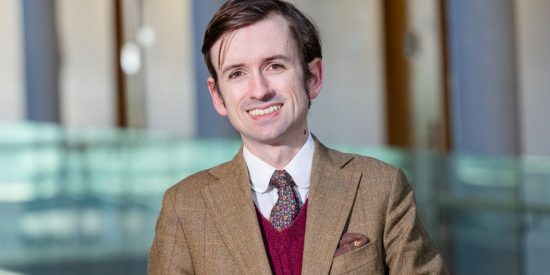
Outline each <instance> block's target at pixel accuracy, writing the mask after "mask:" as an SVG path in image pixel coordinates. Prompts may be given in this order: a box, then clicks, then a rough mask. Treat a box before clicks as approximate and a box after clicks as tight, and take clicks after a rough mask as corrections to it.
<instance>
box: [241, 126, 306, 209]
mask: <svg viewBox="0 0 550 275" xmlns="http://www.w3.org/2000/svg"><path fill="white" fill-rule="evenodd" d="M314 150H315V144H314V143H313V137H312V136H311V133H310V134H309V136H308V138H307V140H306V143H305V144H304V146H302V148H301V149H300V151H298V153H296V155H295V156H294V158H292V160H291V161H290V162H289V163H288V164H287V165H286V166H285V167H284V168H283V169H284V170H286V171H287V172H288V173H289V174H290V176H291V177H292V179H293V180H294V182H295V183H296V187H295V189H294V190H295V191H298V192H297V194H298V195H299V198H298V199H299V200H300V203H301V204H302V205H303V204H304V202H305V201H306V199H307V195H308V193H309V180H310V178H311V165H312V163H313V151H314ZM243 155H244V160H245V161H246V165H247V166H248V174H249V175H250V188H251V189H252V199H253V200H254V203H255V204H256V207H258V210H260V213H262V215H263V216H264V217H265V218H267V219H269V216H270V214H271V209H272V208H273V206H274V205H275V203H276V202H277V199H278V198H279V196H278V195H277V189H276V188H275V187H273V186H271V185H270V184H269V181H270V180H271V176H272V175H273V172H275V170H276V169H275V168H274V167H273V166H271V165H269V164H267V163H266V162H265V161H263V160H261V159H260V158H258V157H257V156H255V155H254V154H252V153H251V152H250V151H249V150H248V149H246V146H244V148H243Z"/></svg>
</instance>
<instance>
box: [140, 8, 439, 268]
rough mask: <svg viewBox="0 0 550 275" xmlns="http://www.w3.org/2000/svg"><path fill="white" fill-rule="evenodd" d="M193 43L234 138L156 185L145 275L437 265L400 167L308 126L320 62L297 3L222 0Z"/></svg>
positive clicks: (315, 41)
mask: <svg viewBox="0 0 550 275" xmlns="http://www.w3.org/2000/svg"><path fill="white" fill-rule="evenodd" d="M202 52H203V54H204V56H205V59H206V62H207V65H208V68H209V71H210V73H211V77H210V78H209V79H208V80H207V83H208V89H209V91H210V95H211V97H212V102H213V105H214V108H215V109H216V111H217V112H218V113H219V114H220V115H222V116H227V117H228V119H229V121H230V122H231V124H232V125H233V127H234V128H235V129H236V130H237V131H238V132H239V133H240V135H241V138H242V141H243V146H242V148H241V150H240V151H239V152H238V153H237V155H236V156H235V158H234V159H233V160H231V161H229V162H227V163H224V164H222V165H220V166H217V167H214V168H211V169H208V170H206V171H202V172H199V173H197V174H194V175H192V176H190V177H188V178H186V179H184V180H183V181H182V182H180V183H178V184H176V185H175V186H173V187H171V188H170V189H169V190H168V191H167V192H166V193H165V195H164V199H163V205H162V210H161V213H160V215H159V218H158V221H157V228H156V236H155V240H154V242H153V246H152V248H151V252H150V254H149V265H148V272H149V273H150V274H188V273H197V274H270V273H272V272H273V273H276V274H299V273H303V274H329V273H330V274H341V273H346V272H352V273H354V274H385V273H390V274H442V273H446V270H445V268H444V266H443V261H442V259H441V256H440V255H439V254H438V253H437V251H436V250H435V249H434V247H433V245H432V243H431V241H430V240H429V238H428V236H427V234H426V232H425V230H424V229H423V227H422V225H421V224H420V221H419V220H418V217H417V214H416V205H415V200H414V195H413V192H412V190H411V188H410V187H409V185H408V184H407V182H406V179H405V176H404V175H403V173H402V172H401V171H400V170H398V169H396V168H394V167H392V166H390V165H387V164H384V163H382V162H380V161H377V160H374V159H371V158H367V157H362V156H356V155H350V154H344V153H340V152H337V151H334V150H331V149H327V148H326V147H325V146H323V145H322V144H321V143H320V142H319V141H318V140H316V139H315V138H314V137H313V136H312V135H311V134H310V133H309V129H308V124H307V112H308V108H309V106H310V100H313V99H315V98H316V97H317V96H318V95H319V92H320V90H321V86H322V83H323V66H322V60H321V58H322V55H321V45H320V41H319V37H318V34H317V30H316V28H315V27H314V25H313V24H312V23H311V22H310V21H309V20H308V19H307V18H306V17H305V16H304V15H303V14H302V13H300V11H298V10H297V9H296V8H295V7H294V6H293V5H291V4H289V3H287V2H283V1H277V0H242V1H237V0H233V1H231V0H230V1H227V2H226V3H225V4H224V5H223V6H222V7H221V8H220V10H219V11H218V12H217V13H216V15H214V17H213V19H212V20H211V21H210V23H209V25H208V27H207V30H206V33H205V38H204V44H203V48H202Z"/></svg>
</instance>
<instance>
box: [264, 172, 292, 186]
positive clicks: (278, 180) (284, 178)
mask: <svg viewBox="0 0 550 275" xmlns="http://www.w3.org/2000/svg"><path fill="white" fill-rule="evenodd" d="M269 183H271V184H273V186H275V188H277V189H279V188H281V187H286V186H289V187H293V186H294V180H292V177H291V176H290V174H289V173H288V172H287V171H286V170H275V172H273V175H272V176H271V180H270V182H269Z"/></svg>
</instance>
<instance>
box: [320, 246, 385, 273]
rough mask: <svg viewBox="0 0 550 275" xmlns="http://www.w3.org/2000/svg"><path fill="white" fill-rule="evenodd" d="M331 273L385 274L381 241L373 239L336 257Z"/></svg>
mask: <svg viewBox="0 0 550 275" xmlns="http://www.w3.org/2000/svg"><path fill="white" fill-rule="evenodd" d="M330 274H384V268H383V265H382V251H381V249H380V242H378V240H372V241H370V242H369V243H367V244H366V245H364V246H363V247H360V248H358V249H355V250H353V251H351V252H348V253H345V254H342V255H340V256H338V257H336V258H334V259H333V260H332V268H331V270H330Z"/></svg>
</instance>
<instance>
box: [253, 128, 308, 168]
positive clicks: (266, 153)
mask: <svg viewBox="0 0 550 275" xmlns="http://www.w3.org/2000/svg"><path fill="white" fill-rule="evenodd" d="M308 137H309V132H308V131H305V134H304V135H300V136H299V137H296V138H294V139H292V140H291V141H290V142H286V143H271V144H270V143H255V142H250V141H245V140H244V139H243V143H244V146H246V148H247V149H248V150H249V151H250V152H251V153H252V154H254V155H255V156H257V157H258V158H260V159H261V160H263V161H265V162H266V163H268V164H269V165H271V166H273V167H275V169H278V170H280V169H283V168H284V167H285V166H286V165H287V164H288V163H289V162H290V161H291V160H292V158H294V156H295V155H296V154H297V153H298V151H300V149H301V148H302V147H303V146H304V144H305V143H306V141H307V139H308Z"/></svg>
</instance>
